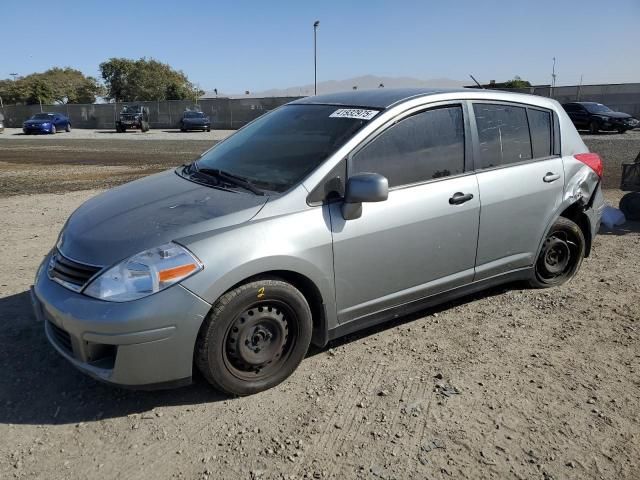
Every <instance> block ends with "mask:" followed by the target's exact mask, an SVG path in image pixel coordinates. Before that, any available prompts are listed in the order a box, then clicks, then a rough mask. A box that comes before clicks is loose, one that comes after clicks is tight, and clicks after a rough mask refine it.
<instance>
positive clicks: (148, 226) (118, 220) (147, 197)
mask: <svg viewBox="0 0 640 480" xmlns="http://www.w3.org/2000/svg"><path fill="white" fill-rule="evenodd" d="M268 199H269V197H268V196H257V195H253V194H251V193H244V192H242V193H236V192H232V191H226V190H221V189H217V188H213V187H208V186H204V185H200V184H197V183H193V182H191V181H189V180H187V179H184V178H182V177H180V176H178V175H177V174H176V172H175V171H173V170H170V171H167V172H163V173H159V174H156V175H152V176H149V177H146V178H143V179H140V180H136V181H134V182H131V183H128V184H126V185H122V186H120V187H117V188H114V189H112V190H109V191H107V192H105V193H103V194H101V195H98V196H96V197H94V198H92V199H90V200H88V201H87V202H85V203H84V204H83V205H81V206H80V208H78V209H77V210H76V211H75V212H74V213H73V214H72V215H71V217H70V218H69V220H68V221H67V224H66V225H65V227H64V229H63V231H62V234H61V238H60V241H59V243H58V248H59V249H60V251H61V252H62V253H63V255H66V256H68V257H69V258H71V259H73V260H76V261H78V262H81V263H87V264H91V265H99V266H107V265H112V264H114V263H116V262H118V261H120V260H123V259H125V258H128V257H130V256H132V255H135V254H136V253H139V252H141V251H143V250H146V249H148V248H152V247H156V246H159V245H162V244H164V243H167V242H170V241H172V240H179V239H180V238H181V237H186V236H189V235H194V234H197V233H203V232H208V231H212V230H216V229H219V228H224V227H229V226H232V225H237V224H239V223H243V222H247V221H249V220H250V219H251V218H253V217H254V216H255V215H256V214H257V213H258V212H259V211H260V209H261V208H262V207H263V206H264V204H265V203H266V202H267V201H268Z"/></svg>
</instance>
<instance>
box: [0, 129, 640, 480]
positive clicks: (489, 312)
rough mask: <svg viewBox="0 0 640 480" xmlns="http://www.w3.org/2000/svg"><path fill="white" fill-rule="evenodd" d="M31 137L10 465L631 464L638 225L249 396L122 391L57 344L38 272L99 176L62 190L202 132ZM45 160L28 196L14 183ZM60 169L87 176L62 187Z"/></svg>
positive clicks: (351, 474)
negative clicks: (565, 272) (38, 293)
mask: <svg viewBox="0 0 640 480" xmlns="http://www.w3.org/2000/svg"><path fill="white" fill-rule="evenodd" d="M61 135H62V134H61ZM634 135H635V132H634ZM620 137H621V136H619V137H617V138H616V137H613V136H611V137H609V136H606V137H605V136H597V137H596V138H593V139H591V138H589V137H587V138H586V140H587V142H588V143H590V144H592V143H594V142H596V144H597V146H598V148H599V149H600V150H599V151H600V152H601V153H602V154H603V156H604V157H605V159H606V162H607V167H606V168H607V172H609V171H611V170H612V169H614V168H619V162H621V161H622V160H628V159H629V158H633V157H634V156H635V154H636V153H637V150H639V149H640V146H639V145H638V143H634V142H640V136H637V135H636V136H632V135H630V134H627V136H624V139H621V138H620ZM20 141H22V140H20ZM46 141H48V140H46ZM5 142H9V143H5ZM35 142H40V139H39V138H38V139H35V140H34V143H33V144H30V147H29V149H24V150H20V149H18V148H17V147H16V146H15V145H13V144H12V142H11V141H8V140H0V167H1V168H0V181H2V182H3V183H2V188H1V189H0V218H2V226H3V235H2V238H1V239H0V247H1V248H2V249H3V251H4V252H5V254H6V255H5V257H3V258H4V260H1V261H0V271H1V272H3V273H4V275H3V278H2V280H0V438H2V439H3V440H2V442H0V478H2V479H4V478H43V479H76V478H77V479H86V478H131V479H136V478H185V479H207V478H230V479H235V478H247V479H257V478H265V479H267V478H376V479H378V478H380V479H391V478H398V479H400V478H421V479H422V478H429V479H445V478H469V479H471V478H495V479H502V478H516V479H517V478H521V479H525V478H526V479H529V478H539V479H543V480H549V479H565V478H568V479H585V478H597V479H614V478H615V479H637V478H640V466H639V463H638V459H639V458H640V413H639V412H640V381H639V380H638V374H639V373H640V353H639V352H640V343H639V340H640V335H639V331H638V329H639V326H638V318H640V304H639V303H638V298H640V282H639V281H638V265H640V224H639V223H628V224H627V225H625V226H624V227H623V228H621V229H618V230H615V231H608V232H602V234H601V235H599V236H598V237H597V238H596V240H595V243H594V250H593V253H592V256H591V258H589V259H587V260H585V262H584V263H583V266H582V270H581V272H580V273H579V274H578V276H577V278H576V279H574V281H572V282H571V283H570V284H568V285H565V286H563V287H560V288H556V289H553V290H546V291H539V290H529V289H525V288H523V287H522V286H521V285H518V284H515V285H509V286H506V287H501V288H496V289H492V290H490V291H488V292H484V293H482V294H478V295H474V296H472V297H469V298H466V299H463V300H461V301H457V302H454V303H450V304H447V305H444V306H442V307H440V308H437V309H430V310H427V311H424V312H421V313H420V314H416V315H413V316H410V317H406V318H403V319H400V320H398V321H394V322H391V323H388V324H386V325H384V326H382V327H379V328H375V329H369V330H366V331H364V332H362V333H360V334H358V335H352V336H350V337H347V338H346V339H342V340H340V341H336V342H333V343H332V344H331V345H330V346H329V347H328V348H326V349H323V350H313V351H312V352H310V353H309V355H308V357H307V358H306V359H305V360H304V361H303V363H302V365H301V366H300V368H299V369H298V370H297V371H296V373H295V374H294V375H293V376H292V377H291V378H290V379H289V380H288V381H286V382H285V383H284V384H282V385H280V386H278V387H276V388H274V389H272V390H270V391H267V392H263V393H261V394H258V395H254V396H251V397H248V398H234V399H230V398H225V397H223V396H221V395H219V394H218V393H217V392H215V391H214V390H213V389H211V388H210V387H209V386H208V385H207V384H206V382H204V381H203V380H202V379H201V378H199V377H196V382H195V384H194V385H193V386H191V387H187V388H183V389H179V390H173V391H166V392H133V391H125V390H120V389H116V388H112V387H108V386H105V385H102V384H99V383H97V382H95V381H93V380H91V379H90V378H88V377H86V376H84V375H82V374H80V373H79V372H76V371H75V370H74V369H73V368H72V367H71V366H70V365H69V364H68V363H67V362H66V361H64V360H63V359H62V358H60V357H59V356H58V355H57V354H56V353H55V352H54V351H53V349H52V348H51V347H49V346H48V345H47V342H46V341H45V339H44V335H43V332H42V325H40V324H36V323H35V321H34V318H33V316H32V314H31V308H30V302H29V296H28V287H29V285H30V284H31V283H32V279H33V276H34V273H35V270H36V268H37V266H38V263H39V262H40V261H41V259H42V257H43V256H44V255H45V254H46V252H47V251H48V250H49V249H50V248H51V246H52V245H53V244H54V242H55V239H56V236H57V234H58V232H59V230H60V228H61V227H62V225H63V223H64V221H65V220H66V218H67V217H68V215H69V214H70V213H71V212H72V211H73V210H74V209H75V208H76V207H77V206H78V205H79V204H80V203H82V202H83V201H85V200H86V199H87V198H89V197H91V196H93V195H95V194H96V193H98V192H99V191H100V190H96V189H94V190H82V191H71V192H68V191H65V190H67V189H73V188H74V186H75V187H78V188H80V187H83V186H84V187H85V188H86V185H100V184H101V183H102V184H103V185H104V183H107V184H111V183H109V182H111V181H113V182H114V183H118V182H121V181H125V180H126V179H128V177H127V175H134V176H135V175H141V174H146V170H145V169H146V168H147V164H145V163H144V161H147V160H146V159H143V160H140V155H142V154H143V152H146V149H148V148H149V149H150V148H155V150H153V152H151V153H149V156H150V157H158V158H161V161H160V163H158V164H157V168H167V166H168V165H169V164H179V163H181V162H182V161H183V160H182V158H181V157H180V156H184V157H186V156H187V155H191V154H192V153H193V154H195V155H197V150H198V149H200V148H202V150H204V149H205V148H206V146H202V145H200V144H193V143H192V142H162V146H160V147H153V146H152V145H146V144H145V143H144V142H140V143H139V144H138V145H140V147H141V148H140V149H137V150H135V155H132V154H131V153H130V151H129V149H130V148H132V147H130V145H131V144H123V142H115V143H113V144H104V143H103V144H96V143H92V142H97V141H96V140H94V141H89V140H87V141H84V142H82V143H80V142H79V143H78V145H75V144H73V143H72V142H69V143H70V144H71V145H72V148H71V149H69V150H62V151H61V153H60V154H59V156H56V157H55V158H53V159H52V158H51V155H52V152H55V151H56V149H55V148H54V149H49V150H38V149H36V145H39V144H36V143H35ZM55 142H57V139H56V140H55ZM65 142H66V141H65ZM61 143H62V141H61ZM5 146H7V147H8V148H5ZM51 146H55V147H56V148H58V147H59V146H60V145H58V144H57V143H52V144H51ZM592 148H593V147H592ZM202 150H200V151H202ZM594 150H595V148H594ZM33 151H35V152H39V153H36V154H35V155H37V156H39V159H38V160H36V157H34V156H31V157H29V155H32V154H31V153H29V152H33ZM7 152H8V153H7ZM21 152H22V153H21ZM146 153H148V152H146ZM45 154H46V156H45ZM21 155H24V156H26V157H27V160H22V161H21V160H20V156H21ZM150 157H148V158H150ZM127 158H128V159H129V162H130V163H129V164H127ZM171 162H172V163H171ZM132 165H133V166H132ZM136 168H138V169H140V170H141V171H139V172H137V173H136V172H135V169H136ZM64 169H67V170H64ZM127 169H131V170H132V171H128V170H127ZM16 170H17V171H19V172H21V173H19V174H15V173H13V176H11V175H10V174H11V172H12V171H16ZM36 172H39V175H40V176H38V177H34V178H32V179H31V181H30V183H26V184H24V186H25V188H27V189H31V190H29V191H31V192H34V193H33V194H29V195H25V194H17V193H18V191H16V190H15V188H14V187H15V186H16V185H18V183H16V182H19V181H21V180H20V179H22V178H24V177H25V176H30V175H35V174H36ZM95 175H98V177H99V178H94V179H92V176H95ZM118 175H122V177H118ZM67 177H76V178H77V182H78V183H73V181H72V180H71V179H69V180H68V181H69V182H72V183H70V184H60V185H55V182H57V181H61V180H60V179H62V178H67ZM114 177H115V178H116V180H112V179H113V178H114ZM7 179H9V180H7ZM52 184H54V186H53V187H51V189H50V190H49V188H50V185H52ZM12 188H13V190H12ZM37 188H40V190H39V191H40V192H42V191H65V193H64V194H53V193H35V192H38V190H37ZM605 196H606V198H607V200H608V201H609V202H610V203H612V204H614V205H615V204H617V202H618V200H619V198H620V196H621V192H620V191H618V190H615V189H608V190H606V191H605Z"/></svg>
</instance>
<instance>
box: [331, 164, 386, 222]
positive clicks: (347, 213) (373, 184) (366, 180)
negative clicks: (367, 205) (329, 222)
mask: <svg viewBox="0 0 640 480" xmlns="http://www.w3.org/2000/svg"><path fill="white" fill-rule="evenodd" d="M388 197H389V181H388V180H387V178H386V177H383V176H382V175H379V174H377V173H359V174H357V175H353V176H352V177H349V180H347V186H346V188H345V194H344V203H343V204H342V216H343V217H344V219H345V220H353V219H356V218H360V216H361V215H362V204H363V203H364V202H383V201H385V200H386V199H387V198H388Z"/></svg>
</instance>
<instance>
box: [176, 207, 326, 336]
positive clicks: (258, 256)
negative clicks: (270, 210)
mask: <svg viewBox="0 0 640 480" xmlns="http://www.w3.org/2000/svg"><path fill="white" fill-rule="evenodd" d="M323 210H324V208H323V207H314V208H308V209H305V210H303V211H300V212H297V213H292V214H289V215H282V216H279V217H270V218H265V219H262V220H253V221H250V222H247V223H244V224H240V225H236V226H234V227H229V228H226V229H223V230H221V231H215V232H211V233H208V234H202V235H195V236H193V237H187V238H183V239H180V240H178V241H179V243H181V244H183V245H185V246H186V247H187V248H188V249H189V250H191V251H192V252H193V253H194V254H195V255H196V256H197V257H198V258H199V259H200V260H201V261H202V263H203V264H204V269H203V270H202V271H201V272H199V273H198V274H196V275H194V276H193V277H190V278H188V279H187V280H185V281H184V282H183V283H182V284H183V285H184V286H185V287H186V288H188V289H189V290H190V291H192V292H193V293H195V294H196V295H198V296H200V297H201V298H202V299H204V300H205V301H207V302H209V303H214V302H215V301H216V300H217V299H218V298H219V297H220V296H221V295H222V294H224V293H225V292H226V291H228V290H229V289H231V288H232V287H233V286H234V285H237V284H238V283H241V282H243V281H244V280H246V279H248V278H250V277H254V276H256V275H260V274H264V273H268V272H275V271H286V272H292V273H295V274H298V275H302V276H304V277H306V278H307V279H308V280H309V281H311V282H312V283H313V284H314V285H315V286H316V288H317V290H318V291H319V293H320V295H321V297H322V302H323V304H324V305H325V312H326V321H327V327H328V328H332V327H333V326H335V324H336V320H335V292H334V279H333V251H332V242H331V230H330V227H329V224H328V223H327V220H326V218H325V215H324V214H323Z"/></svg>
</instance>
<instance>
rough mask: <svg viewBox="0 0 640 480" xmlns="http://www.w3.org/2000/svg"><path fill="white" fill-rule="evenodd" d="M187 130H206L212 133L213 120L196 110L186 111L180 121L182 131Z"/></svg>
mask: <svg viewBox="0 0 640 480" xmlns="http://www.w3.org/2000/svg"><path fill="white" fill-rule="evenodd" d="M187 130H204V131H206V132H210V131H211V119H210V118H209V117H207V116H206V115H205V114H204V113H203V112H199V111H195V110H186V111H185V112H184V113H183V114H182V118H181V119H180V131H182V132H186V131H187Z"/></svg>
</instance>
